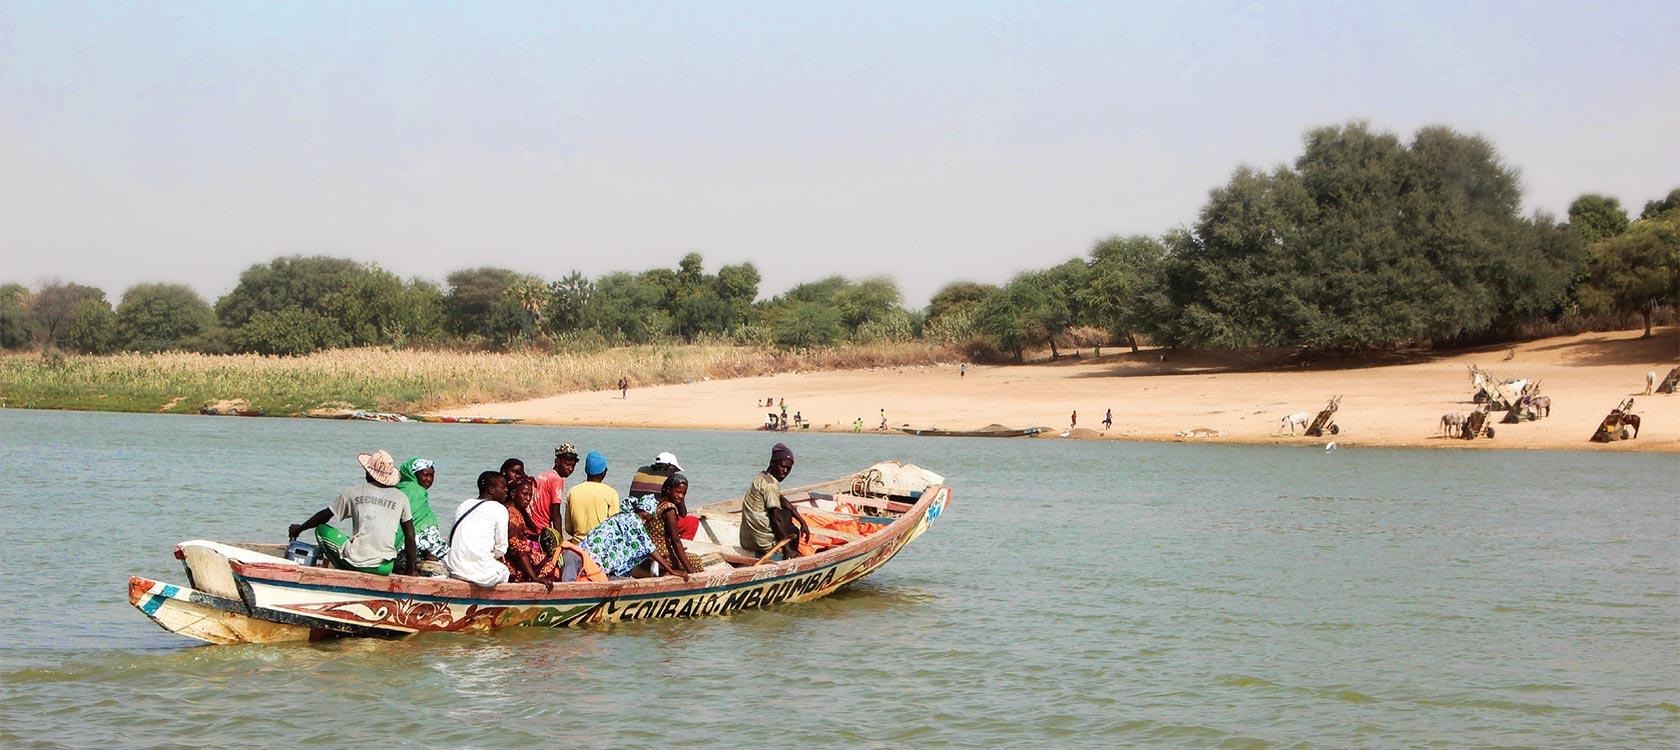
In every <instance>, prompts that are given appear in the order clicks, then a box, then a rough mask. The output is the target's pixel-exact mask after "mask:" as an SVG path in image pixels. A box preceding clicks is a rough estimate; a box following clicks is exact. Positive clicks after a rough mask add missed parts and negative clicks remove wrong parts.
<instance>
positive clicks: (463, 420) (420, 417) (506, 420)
mask: <svg viewBox="0 0 1680 750" xmlns="http://www.w3.org/2000/svg"><path fill="white" fill-rule="evenodd" d="M408 418H409V419H412V420H414V421H416V422H430V423H441V424H516V423H519V422H522V421H524V418H523V417H449V416H444V415H442V414H410V415H408Z"/></svg>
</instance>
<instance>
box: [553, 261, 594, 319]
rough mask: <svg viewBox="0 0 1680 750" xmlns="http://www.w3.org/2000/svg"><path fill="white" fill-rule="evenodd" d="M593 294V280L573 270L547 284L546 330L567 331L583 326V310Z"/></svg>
mask: <svg viewBox="0 0 1680 750" xmlns="http://www.w3.org/2000/svg"><path fill="white" fill-rule="evenodd" d="M594 294H595V282H592V281H590V280H589V279H588V278H586V277H584V275H583V274H581V273H578V272H577V271H573V272H571V273H570V274H568V275H567V276H566V278H563V279H561V280H559V281H556V282H553V283H551V284H549V285H548V299H549V305H548V330H550V331H553V332H554V333H569V332H573V331H577V330H580V329H582V328H583V325H584V318H583V314H584V310H585V309H587V308H588V307H589V300H590V298H591V297H592V296H593V295H594Z"/></svg>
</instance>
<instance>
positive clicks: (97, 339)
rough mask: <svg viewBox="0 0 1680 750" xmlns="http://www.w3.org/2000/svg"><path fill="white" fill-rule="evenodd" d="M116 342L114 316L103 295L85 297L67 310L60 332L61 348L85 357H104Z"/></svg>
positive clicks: (102, 293)
mask: <svg viewBox="0 0 1680 750" xmlns="http://www.w3.org/2000/svg"><path fill="white" fill-rule="evenodd" d="M116 343H117V314H116V313H115V312H112V311H111V303H109V302H106V301H105V293H104V292H100V293H99V294H98V295H97V296H93V295H89V296H85V297H83V298H82V299H81V300H80V301H78V302H77V303H76V304H75V306H74V307H72V308H70V319H69V321H68V323H67V324H66V326H65V329H64V345H65V346H67V347H69V348H71V349H74V350H76V351H78V352H84V353H87V354H105V353H107V352H110V351H111V349H112V348H113V347H115V346H116Z"/></svg>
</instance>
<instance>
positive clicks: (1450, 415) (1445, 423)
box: [1441, 411, 1465, 437]
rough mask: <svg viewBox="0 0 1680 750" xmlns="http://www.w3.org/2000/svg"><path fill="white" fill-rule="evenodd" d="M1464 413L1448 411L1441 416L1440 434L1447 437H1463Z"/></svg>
mask: <svg viewBox="0 0 1680 750" xmlns="http://www.w3.org/2000/svg"><path fill="white" fill-rule="evenodd" d="M1464 419H1465V416H1464V412H1461V411H1450V412H1447V413H1446V414H1442V415H1441V434H1442V435H1447V436H1449V437H1463V436H1464Z"/></svg>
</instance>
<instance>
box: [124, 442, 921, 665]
mask: <svg viewBox="0 0 1680 750" xmlns="http://www.w3.org/2000/svg"><path fill="white" fill-rule="evenodd" d="M944 482H945V479H944V477H941V476H939V475H938V474H935V473H933V472H931V471H927V470H925V469H922V468H919V467H916V466H914V465H910V464H901V463H899V462H896V461H887V462H882V463H878V464H875V465H874V466H871V467H869V468H868V469H865V470H863V471H860V472H857V473H855V474H851V475H848V476H845V477H841V478H839V479H835V480H832V481H828V482H822V483H820V484H814V485H809V486H805V487H799V488H796V489H790V490H786V491H784V495H785V496H786V497H787V498H788V499H789V500H790V501H791V502H794V503H795V504H796V505H797V506H798V507H799V509H800V513H801V514H802V515H804V516H805V518H806V520H807V521H808V522H809V523H810V526H811V537H812V538H811V542H812V545H813V547H815V548H816V550H817V552H816V554H814V555H810V556H807V557H800V558H795V559H792V560H778V561H774V562H761V561H759V560H755V559H754V558H753V557H751V556H749V555H748V554H747V552H746V550H744V549H742V548H741V547H739V546H737V545H736V540H737V539H738V537H739V534H740V514H741V500H740V499H739V498H736V499H732V500H725V501H722V502H718V503H713V504H711V505H706V506H701V507H698V508H695V509H693V514H694V515H696V516H698V517H699V518H700V530H699V532H698V533H697V534H696V537H695V540H694V541H691V542H687V543H686V544H685V546H686V547H687V548H688V550H689V551H690V552H692V553H695V554H696V555H698V556H700V558H701V559H702V560H703V561H705V562H706V567H705V570H703V571H702V572H700V573H697V574H694V575H691V576H689V577H688V578H687V579H686V580H685V579H683V578H681V577H677V576H661V577H658V578H640V579H623V580H612V581H607V582H605V583H591V582H572V583H556V584H554V586H553V589H552V590H550V589H549V588H548V587H546V586H544V585H543V584H540V583H508V584H502V585H500V586H495V587H492V588H482V587H478V586H474V585H472V584H470V583H467V582H465V581H460V580H455V579H451V578H428V577H418V576H403V575H392V576H379V575H372V574H368V573H358V572H355V571H349V570H338V569H334V568H320V567H307V566H304V565H301V564H299V563H297V562H294V561H292V560H289V559H286V558H284V557H282V556H281V555H283V554H284V550H285V545H282V544H225V543H219V542H212V541H204V540H193V541H186V542H181V543H180V544H178V545H176V546H175V557H176V559H178V560H180V561H181V562H182V564H183V565H184V566H185V568H186V574H187V585H185V586H178V585H175V584H170V583H164V582H161V581H154V580H151V579H148V578H142V577H139V576H134V577H131V578H129V581H128V600H129V603H130V604H132V605H133V606H134V607H135V608H136V609H138V610H140V611H141V612H142V613H143V614H145V615H146V616H147V617H149V618H151V619H152V621H153V622H156V623H157V624H158V625H159V626H161V627H163V629H165V630H168V631H170V632H172V633H177V634H179V635H183V636H186V637H189V638H196V639H198V640H201V641H205V642H207V643H216V644H234V643H276V642H282V641H311V640H320V639H324V638H335V637H344V636H360V637H375V638H401V637H405V636H409V635H413V634H416V633H426V632H470V633H481V632H488V631H493V630H499V629H502V628H509V627H519V626H528V627H573V626H582V625H591V624H596V623H604V622H623V621H630V620H644V619H652V618H666V617H679V618H688V617H702V616H708V615H723V614H731V613H735V612H740V611H743V610H748V609H758V608H763V607H769V606H773V605H777V604H784V603H790V602H802V601H809V600H812V599H818V598H821V597H824V596H827V595H829V594H831V593H834V592H835V591H838V590H839V589H841V588H843V587H845V586H847V585H850V584H852V583H855V582H857V581H858V580H860V579H862V578H863V577H864V576H867V575H869V574H870V573H873V572H875V571H876V570H879V569H880V568H881V566H883V565H885V564H886V563H887V562H888V561H889V560H891V559H892V558H893V556H894V555H896V554H898V551H899V550H901V549H903V548H904V547H905V545H908V544H909V543H910V542H912V541H914V540H915V539H916V538H917V537H919V536H921V535H922V534H923V533H925V532H926V531H927V530H928V527H929V526H930V525H931V524H932V523H933V522H934V521H935V520H937V519H938V518H939V516H940V515H941V513H943V512H944V510H945V509H946V508H947V507H948V506H949V505H950V503H951V490H950V488H949V487H946V486H945V484H944Z"/></svg>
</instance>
